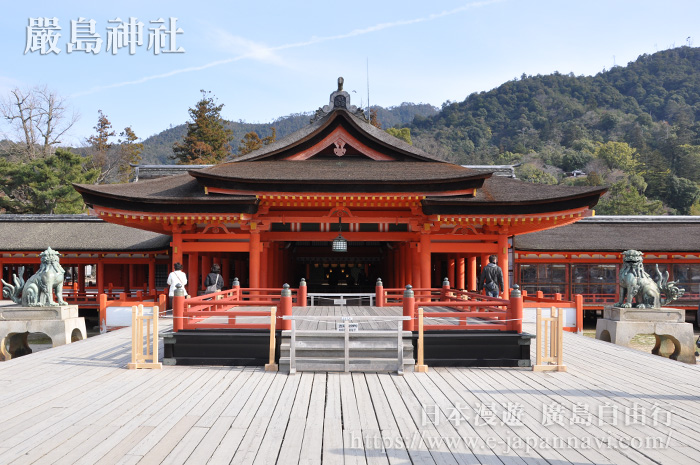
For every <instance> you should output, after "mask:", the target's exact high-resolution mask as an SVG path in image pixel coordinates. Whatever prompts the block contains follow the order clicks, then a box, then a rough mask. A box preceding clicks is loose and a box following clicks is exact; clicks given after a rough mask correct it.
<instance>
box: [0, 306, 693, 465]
mask: <svg viewBox="0 0 700 465" xmlns="http://www.w3.org/2000/svg"><path fill="white" fill-rule="evenodd" d="M378 310H379V309H378ZM309 311H310V312H313V311H314V310H313V309H310V310H309ZM164 326H165V325H164ZM130 334H131V333H130V331H129V330H128V329H125V330H119V331H115V332H112V333H109V334H106V335H102V336H97V337H94V338H91V339H89V340H87V341H81V342H78V343H74V344H71V345H68V346H63V347H58V348H55V349H51V350H47V351H43V352H38V353H35V354H31V355H28V356H25V357H21V358H18V359H16V360H11V361H9V362H4V363H0V389H2V396H1V397H0V405H1V410H0V412H2V417H1V418H2V421H0V438H1V440H0V464H5V463H16V464H23V463H37V464H41V463H65V464H91V463H103V464H113V463H124V464H127V463H129V464H130V463H142V464H154V463H167V464H175V463H178V464H183V463H187V464H204V463H215V464H224V463H242V464H269V463H285V464H287V463H288V464H296V463H326V464H343V463H345V464H355V463H361V464H364V463H367V464H375V463H377V464H403V463H421V464H455V463H459V464H463V463H465V464H482V463H483V464H545V463H546V464H554V465H562V464H589V463H599V464H635V463H641V464H659V463H663V464H694V463H698V462H700V402H698V401H699V400H700V368H699V367H698V366H690V365H684V364H681V363H678V362H674V361H670V360H666V359H663V358H660V357H656V356H653V355H650V354H644V353H641V352H638V351H634V350H631V349H625V348H620V347H617V346H614V345H611V344H608V343H604V342H600V341H595V340H592V339H589V338H585V337H583V336H578V335H574V334H569V333H565V334H564V350H565V356H564V361H565V363H566V364H567V365H568V369H569V371H568V372H566V373H534V372H532V371H530V370H529V369H517V368H516V369H513V368H508V369H463V368H443V369H431V370H430V372H429V373H407V374H405V375H404V376H398V375H395V374H362V373H360V374H352V375H351V374H308V373H305V374H297V375H294V376H288V375H286V374H282V373H266V372H264V371H263V370H262V369H261V368H260V369H258V368H222V367H183V366H173V367H164V368H163V369H162V370H152V371H151V370H138V371H136V370H127V369H125V366H126V364H127V362H128V361H129V360H128V357H129V355H130V340H129V338H130ZM533 358H534V354H533ZM613 413H616V414H617V415H616V416H615V415H613Z"/></svg>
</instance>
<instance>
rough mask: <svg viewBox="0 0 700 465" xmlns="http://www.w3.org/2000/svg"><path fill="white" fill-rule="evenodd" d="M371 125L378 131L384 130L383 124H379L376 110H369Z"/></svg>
mask: <svg viewBox="0 0 700 465" xmlns="http://www.w3.org/2000/svg"><path fill="white" fill-rule="evenodd" d="M369 124H371V125H372V126H374V127H375V128H377V129H381V128H382V123H380V122H379V116H377V110H376V109H370V110H369Z"/></svg>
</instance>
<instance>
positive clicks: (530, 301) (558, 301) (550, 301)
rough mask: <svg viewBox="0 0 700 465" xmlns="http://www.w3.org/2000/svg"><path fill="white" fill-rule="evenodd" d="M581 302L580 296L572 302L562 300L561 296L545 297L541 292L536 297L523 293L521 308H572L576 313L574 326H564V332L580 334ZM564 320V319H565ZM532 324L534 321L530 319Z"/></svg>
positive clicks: (577, 295) (581, 297)
mask: <svg viewBox="0 0 700 465" xmlns="http://www.w3.org/2000/svg"><path fill="white" fill-rule="evenodd" d="M583 302H584V296H582V295H581V294H576V295H575V296H574V300H573V301H570V300H562V295H561V294H554V296H553V297H551V298H550V297H548V296H545V295H544V294H543V293H542V291H537V295H535V296H530V295H528V294H527V292H525V291H523V308H524V309H528V308H533V309H537V308H543V309H549V308H552V307H555V308H559V309H567V308H574V309H575V312H576V320H575V321H576V324H575V326H571V325H569V326H565V327H564V331H569V332H577V333H578V332H581V331H583ZM565 319H566V318H565ZM532 322H534V319H532Z"/></svg>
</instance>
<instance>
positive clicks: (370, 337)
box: [279, 330, 415, 373]
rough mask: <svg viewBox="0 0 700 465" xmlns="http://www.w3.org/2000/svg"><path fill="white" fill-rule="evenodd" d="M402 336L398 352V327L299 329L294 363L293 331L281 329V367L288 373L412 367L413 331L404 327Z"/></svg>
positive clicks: (389, 369)
mask: <svg viewBox="0 0 700 465" xmlns="http://www.w3.org/2000/svg"><path fill="white" fill-rule="evenodd" d="M346 337H347V339H346ZM401 338H402V339H401V346H402V352H401V354H399V349H398V344H399V333H398V331H396V330H390V331H381V330H374V331H357V332H348V333H347V334H346V333H345V332H340V331H330V330H312V331H303V330H297V331H296V334H295V337H294V339H295V340H294V363H291V356H292V354H291V347H292V332H291V331H282V344H281V347H280V359H279V369H280V371H282V372H289V373H294V372H295V371H341V372H350V371H365V372H399V373H403V372H404V371H406V370H408V371H413V366H414V365H415V360H414V358H413V342H412V334H411V331H402V332H401ZM346 341H347V342H346ZM401 359H402V360H401ZM291 365H293V366H291Z"/></svg>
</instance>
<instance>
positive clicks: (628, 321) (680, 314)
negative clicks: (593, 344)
mask: <svg viewBox="0 0 700 465" xmlns="http://www.w3.org/2000/svg"><path fill="white" fill-rule="evenodd" d="M637 334H653V335H654V336H656V345H655V346H654V348H653V349H652V351H651V353H652V354H655V355H659V349H660V347H661V344H662V343H663V342H664V341H667V340H668V341H671V342H672V343H673V346H674V351H673V353H672V354H671V355H670V356H669V358H671V359H673V360H678V361H679V362H684V363H689V364H693V365H694V364H695V363H696V359H695V335H694V334H693V325H692V324H691V323H686V322H685V310H682V309H679V308H657V309H649V308H620V307H607V308H606V309H605V310H604V311H603V318H601V319H598V322H597V324H596V330H595V337H596V339H600V340H602V341H607V342H612V343H613V344H617V345H621V346H625V347H629V343H630V341H631V340H632V338H633V337H634V336H635V335H637Z"/></svg>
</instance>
